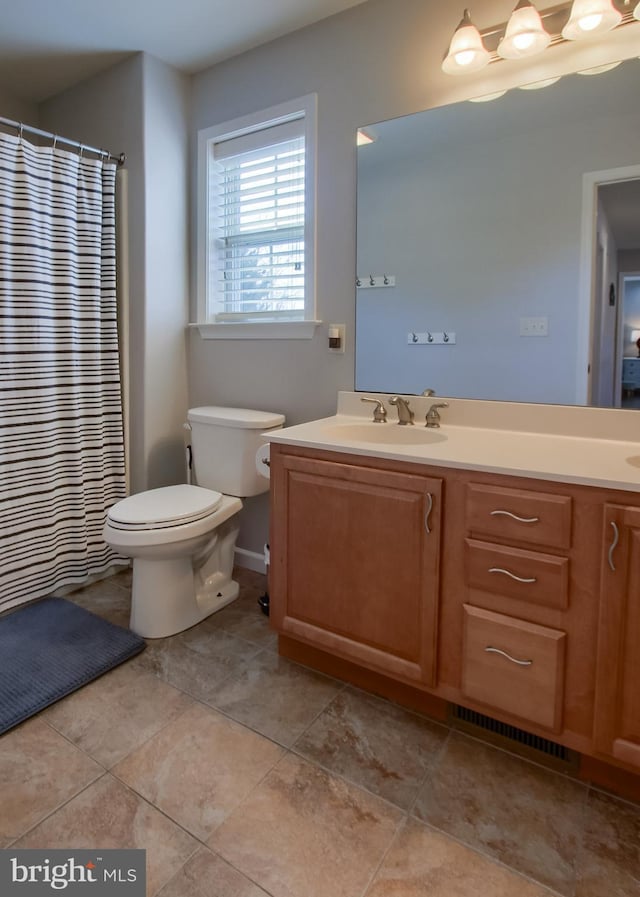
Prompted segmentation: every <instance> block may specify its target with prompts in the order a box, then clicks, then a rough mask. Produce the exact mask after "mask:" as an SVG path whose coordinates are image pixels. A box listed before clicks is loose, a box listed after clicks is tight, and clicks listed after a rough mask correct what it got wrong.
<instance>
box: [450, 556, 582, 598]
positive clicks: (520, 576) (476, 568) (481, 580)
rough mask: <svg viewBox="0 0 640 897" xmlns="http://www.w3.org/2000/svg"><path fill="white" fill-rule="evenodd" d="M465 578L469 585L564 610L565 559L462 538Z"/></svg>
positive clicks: (567, 590) (565, 593)
mask: <svg viewBox="0 0 640 897" xmlns="http://www.w3.org/2000/svg"><path fill="white" fill-rule="evenodd" d="M465 578H466V583H467V585H468V586H469V588H471V589H480V590H481V591H483V592H491V593H492V594H497V595H506V596H507V597H508V598H517V599H518V600H519V601H527V602H529V603H531V604H538V605H542V606H544V607H553V608H557V609H559V610H565V609H566V608H567V607H568V605H569V559H568V558H566V557H565V558H563V557H555V556H554V555H551V554H542V552H540V551H526V550H524V549H522V548H511V547H509V546H507V545H494V544H493V543H491V542H479V541H477V540H475V539H465Z"/></svg>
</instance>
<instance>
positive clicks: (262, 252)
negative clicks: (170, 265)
mask: <svg viewBox="0 0 640 897" xmlns="http://www.w3.org/2000/svg"><path fill="white" fill-rule="evenodd" d="M212 152H213V161H212V164H211V168H210V178H209V184H210V197H209V221H210V230H209V238H210V247H209V249H210V251H209V266H210V267H209V291H210V293H211V294H212V295H210V302H209V306H210V308H212V311H213V315H214V319H215V320H216V321H220V322H225V321H242V320H248V319H251V320H254V321H256V320H278V319H294V320H295V319H298V320H300V319H304V317H305V140H304V119H303V118H298V119H295V120H293V121H286V122H283V123H280V124H277V125H274V126H271V127H266V128H261V129H259V130H256V131H252V132H250V133H246V134H243V135H241V136H239V137H233V138H231V139H228V140H225V139H222V140H219V141H217V142H214V143H213V144H212ZM211 300H213V301H211Z"/></svg>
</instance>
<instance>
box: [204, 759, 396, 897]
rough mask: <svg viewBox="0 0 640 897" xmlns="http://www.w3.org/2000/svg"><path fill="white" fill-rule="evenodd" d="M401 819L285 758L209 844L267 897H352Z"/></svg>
mask: <svg viewBox="0 0 640 897" xmlns="http://www.w3.org/2000/svg"><path fill="white" fill-rule="evenodd" d="M401 819H402V814H401V813H400V811H399V810H397V809H396V808H394V807H391V806H390V805H389V804H387V803H385V802H384V801H381V800H379V799H378V798H376V797H374V796H373V795H370V794H368V793H367V792H365V791H362V790H361V789H359V788H356V787H355V786H354V785H350V784H349V783H347V782H345V781H344V780H343V779H339V778H336V777H335V776H332V775H330V774H329V773H327V772H324V771H323V770H320V769H318V768H317V767H316V766H314V765H312V764H310V763H307V762H306V761H304V760H301V759H300V758H298V757H295V756H293V755H288V756H286V757H285V758H284V759H283V760H282V761H281V762H280V763H279V764H278V766H276V768H275V769H274V770H272V771H271V772H270V773H269V775H268V776H267V777H266V779H264V780H263V782H261V784H260V785H258V787H257V788H255V789H254V791H252V792H251V794H250V795H249V797H248V798H247V800H246V801H244V803H243V804H241V805H240V807H238V809H237V810H235V811H234V812H233V813H232V814H231V816H230V817H229V818H228V819H227V820H226V822H224V823H223V824H222V825H221V826H220V828H218V829H217V830H216V831H215V832H214V833H213V835H212V837H211V839H210V841H209V844H210V846H211V847H212V848H213V849H214V850H216V851H217V852H218V853H220V854H221V855H222V856H223V857H224V858H225V859H226V860H228V861H229V862H230V863H231V864H232V865H233V866H235V868H237V869H239V870H240V871H241V872H243V873H244V874H245V875H247V876H248V877H249V878H251V880H252V881H255V882H256V883H257V884H259V885H260V886H261V887H263V888H264V889H265V890H266V891H268V892H269V893H270V894H272V895H274V897H356V895H360V894H361V893H362V892H363V890H364V888H365V887H366V885H367V882H368V881H369V880H370V878H371V876H372V875H373V872H374V871H375V869H376V866H377V865H378V863H379V862H380V860H381V859H382V856H383V854H384V851H385V850H386V848H387V847H388V846H389V844H390V843H391V840H392V838H393V835H394V833H395V830H396V828H397V826H398V824H399V822H400V820H401Z"/></svg>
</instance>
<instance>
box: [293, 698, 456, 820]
mask: <svg viewBox="0 0 640 897" xmlns="http://www.w3.org/2000/svg"><path fill="white" fill-rule="evenodd" d="M447 735H448V729H446V728H445V727H444V726H439V725H437V724H436V723H432V722H431V721H429V720H426V719H423V718H422V717H420V716H418V715H416V714H414V713H410V712H409V711H407V710H403V709H402V708H401V707H398V706H397V705H396V704H391V703H390V702H388V701H382V700H380V699H379V698H376V697H373V696H371V695H368V694H366V693H365V692H362V691H357V690H355V689H351V688H349V689H346V690H345V691H343V692H341V693H340V694H339V695H337V697H335V698H334V699H333V701H332V702H331V704H329V706H328V707H327V709H326V710H325V711H324V712H323V713H322V714H321V715H320V716H319V717H318V719H317V720H316V721H315V722H314V723H313V725H312V726H311V727H310V728H309V729H307V731H306V732H305V733H304V734H303V735H301V736H300V738H299V739H298V741H297V742H296V743H295V746H294V749H295V750H296V751H298V752H299V753H301V754H303V755H304V756H305V757H307V759H309V760H314V761H316V762H317V763H320V764H322V765H323V766H326V767H328V768H329V769H330V770H331V771H332V772H336V773H338V774H339V775H343V776H345V777H346V778H348V779H350V780H351V781H353V782H355V783H356V784H357V785H361V786H362V787H363V788H368V789H369V791H373V793H374V794H377V795H379V796H380V797H384V798H385V800H388V801H391V803H394V804H397V806H399V807H402V808H403V809H409V808H410V807H411V805H412V804H413V801H414V799H415V797H416V794H417V792H418V788H419V787H420V785H421V784H422V781H423V779H424V776H425V773H426V770H427V769H428V768H429V767H430V766H431V765H432V764H433V762H434V761H435V759H436V758H437V756H438V755H439V753H440V751H441V750H442V746H443V745H444V742H445V740H446V738H447Z"/></svg>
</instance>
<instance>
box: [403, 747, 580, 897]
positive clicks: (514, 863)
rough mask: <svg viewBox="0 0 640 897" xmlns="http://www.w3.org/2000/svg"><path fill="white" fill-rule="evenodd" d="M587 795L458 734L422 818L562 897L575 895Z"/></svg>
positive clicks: (431, 780)
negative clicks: (577, 857)
mask: <svg viewBox="0 0 640 897" xmlns="http://www.w3.org/2000/svg"><path fill="white" fill-rule="evenodd" d="M586 794H587V789H586V787H585V786H584V785H582V784H580V783H578V782H575V781H573V780H571V779H568V778H566V777H565V776H561V775H558V774H557V773H554V772H551V771H548V770H546V769H543V768H542V767H540V766H537V765H535V764H533V763H528V762H527V761H526V760H522V759H520V758H519V757H514V756H512V755H510V754H507V753H505V752H503V751H500V750H497V749H495V748H492V747H489V746H487V745H484V744H482V743H481V742H479V741H476V740H475V739H472V738H467V737H466V736H463V735H460V734H459V733H456V732H454V733H452V735H451V737H450V739H449V741H448V743H447V746H446V748H445V750H444V753H443V755H442V759H441V760H440V762H439V764H438V766H437V768H436V770H435V771H434V773H433V775H432V776H431V777H428V779H427V782H426V784H425V785H424V787H423V788H422V789H421V791H420V794H419V796H418V800H417V802H416V806H415V809H414V813H415V815H416V816H418V818H420V819H422V820H424V821H425V822H428V823H430V824H431V825H433V826H435V827H436V828H438V829H442V830H443V831H445V832H448V833H449V834H451V835H453V836H454V837H456V838H459V839H460V840H461V841H464V842H465V843H467V844H469V845H471V846H472V847H475V848H477V849H479V850H482V851H485V852H487V853H489V854H490V855H491V856H494V857H495V858H496V859H498V860H500V861H501V862H503V863H505V864H506V865H507V866H511V867H512V868H514V869H516V870H517V871H518V872H522V873H523V874H525V875H528V876H530V877H531V878H533V879H535V880H536V881H539V882H541V883H543V884H546V885H548V886H549V887H551V888H554V889H555V890H557V891H559V892H560V893H562V894H567V895H570V894H573V890H574V887H575V863H576V856H577V851H578V847H579V845H580V842H581V838H582V827H583V823H584V812H585V804H586Z"/></svg>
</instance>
